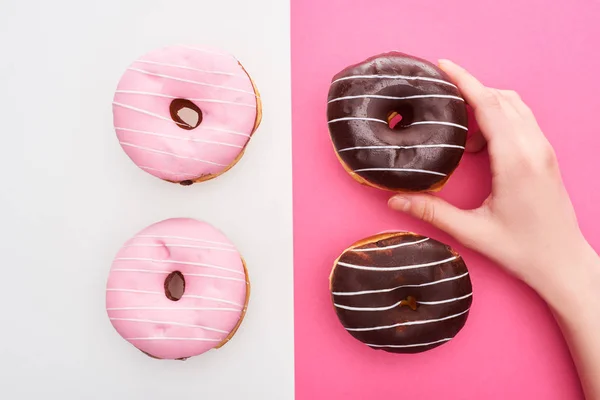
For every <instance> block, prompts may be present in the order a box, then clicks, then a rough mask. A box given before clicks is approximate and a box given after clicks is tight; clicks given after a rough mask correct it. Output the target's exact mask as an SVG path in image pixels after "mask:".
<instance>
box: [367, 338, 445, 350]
mask: <svg viewBox="0 0 600 400" xmlns="http://www.w3.org/2000/svg"><path fill="white" fill-rule="evenodd" d="M449 340H452V338H444V339H440V340H435V341H433V342H427V343H414V344H368V343H367V346H369V347H390V348H395V349H402V348H407V347H422V346H431V345H432V344H438V343H444V342H447V341H449Z"/></svg>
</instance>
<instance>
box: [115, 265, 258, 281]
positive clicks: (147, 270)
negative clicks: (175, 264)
mask: <svg viewBox="0 0 600 400" xmlns="http://www.w3.org/2000/svg"><path fill="white" fill-rule="evenodd" d="M112 271H115V272H141V273H146V274H170V273H171V272H173V271H158V270H153V269H132V268H113V269H112ZM186 276H195V277H202V278H212V279H224V280H226V281H237V282H244V283H247V282H246V281H245V280H244V279H239V278H230V277H227V276H219V275H210V274H186Z"/></svg>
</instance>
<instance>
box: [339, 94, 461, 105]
mask: <svg viewBox="0 0 600 400" xmlns="http://www.w3.org/2000/svg"><path fill="white" fill-rule="evenodd" d="M354 99H381V100H412V99H452V100H459V101H462V102H464V101H465V100H464V99H463V98H462V97H458V96H452V95H449V94H415V95H413V96H383V95H380V94H361V95H356V96H342V97H336V98H335V99H331V100H329V101H328V102H327V103H333V102H336V101H342V100H354Z"/></svg>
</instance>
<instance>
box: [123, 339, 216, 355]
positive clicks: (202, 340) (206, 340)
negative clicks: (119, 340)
mask: <svg viewBox="0 0 600 400" xmlns="http://www.w3.org/2000/svg"><path fill="white" fill-rule="evenodd" d="M124 339H125V340H129V341H132V340H173V341H177V340H184V341H187V340H189V341H199V342H222V341H223V340H221V339H208V338H198V337H189V338H182V337H167V336H154V337H152V336H151V337H128V338H124ZM180 358H185V357H180Z"/></svg>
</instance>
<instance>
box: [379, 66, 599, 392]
mask: <svg viewBox="0 0 600 400" xmlns="http://www.w3.org/2000/svg"><path fill="white" fill-rule="evenodd" d="M439 65H440V68H442V69H443V70H444V71H445V72H446V73H447V74H448V75H449V76H450V78H451V79H452V81H454V83H455V84H456V85H457V86H458V88H459V89H460V91H461V92H462V94H463V96H464V97H465V99H466V100H467V102H468V103H469V104H470V105H471V106H472V107H473V109H474V111H475V117H476V119H477V122H478V124H479V126H480V129H481V132H480V133H477V134H475V135H473V137H471V138H470V139H469V141H468V142H467V146H466V150H467V151H471V152H474V151H479V150H481V149H482V148H483V147H484V146H485V144H486V142H487V146H488V149H489V154H490V164H491V170H492V193H491V194H490V195H489V197H488V198H487V199H486V200H485V201H484V202H483V204H482V205H481V206H480V207H479V208H477V209H474V210H461V209H458V208H456V207H455V206H453V205H451V204H449V203H447V202H445V201H444V200H442V199H440V198H439V197H435V196H433V195H428V194H399V195H395V196H393V197H392V198H391V199H390V201H389V206H390V207H391V208H392V209H395V210H398V211H403V212H405V213H407V214H410V215H412V216H414V217H416V218H419V219H422V220H424V221H426V222H429V223H431V224H432V225H434V226H436V227H437V228H439V229H441V230H443V231H445V232H447V233H449V234H450V235H452V236H454V237H455V238H456V239H457V240H459V241H460V242H462V243H463V244H464V245H465V246H467V247H469V248H472V249H474V250H476V251H478V252H480V253H482V254H483V255H485V256H487V257H489V258H490V259H491V260H493V261H495V262H496V263H498V264H500V265H501V266H502V267H504V268H505V269H506V270H508V271H509V272H511V273H512V274H514V275H515V276H517V277H518V278H519V279H521V280H523V281H524V282H525V283H527V284H528V285H529V286H531V287H532V288H533V289H534V290H536V291H537V292H538V293H539V295H540V296H541V297H542V298H543V299H544V300H545V301H546V302H547V303H548V304H549V305H550V306H551V308H552V310H553V312H554V314H555V316H556V318H557V321H558V323H559V325H560V326H561V329H562V331H563V334H564V335H565V337H566V339H567V342H568V344H569V347H570V350H571V354H572V355H573V358H574V360H575V363H576V366H577V369H578V372H579V377H580V379H581V382H582V386H583V389H584V392H585V394H586V398H587V399H588V400H589V399H600V378H599V377H600V340H598V332H600V290H598V288H599V287H600V259H599V258H598V255H597V254H596V253H595V251H594V250H593V249H592V247H591V246H590V245H589V244H588V243H587V241H586V240H585V238H584V237H583V235H582V233H581V231H580V229H579V227H578V224H577V219H576V216H575V212H574V210H573V207H572V205H571V202H570V200H569V196H568V194H567V192H566V190H565V188H564V186H563V183H562V180H561V176H560V171H559V167H558V162H557V159H556V156H555V154H554V151H553V149H552V146H551V145H550V143H549V142H548V141H547V140H546V138H545V137H544V134H543V133H542V131H541V130H540V128H539V126H538V124H537V122H536V119H535V117H534V115H533V113H532V112H531V110H530V109H529V108H528V107H527V105H526V104H525V103H524V102H523V101H522V100H521V99H520V97H519V96H518V94H516V93H515V92H513V91H507V90H497V89H492V88H488V87H485V86H484V85H482V84H481V83H480V82H479V81H478V80H477V79H476V78H474V77H473V76H471V75H470V74H469V73H468V72H467V71H465V70H464V69H463V68H461V67H460V66H458V65H456V64H454V63H452V62H450V61H447V60H440V62H439Z"/></svg>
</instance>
